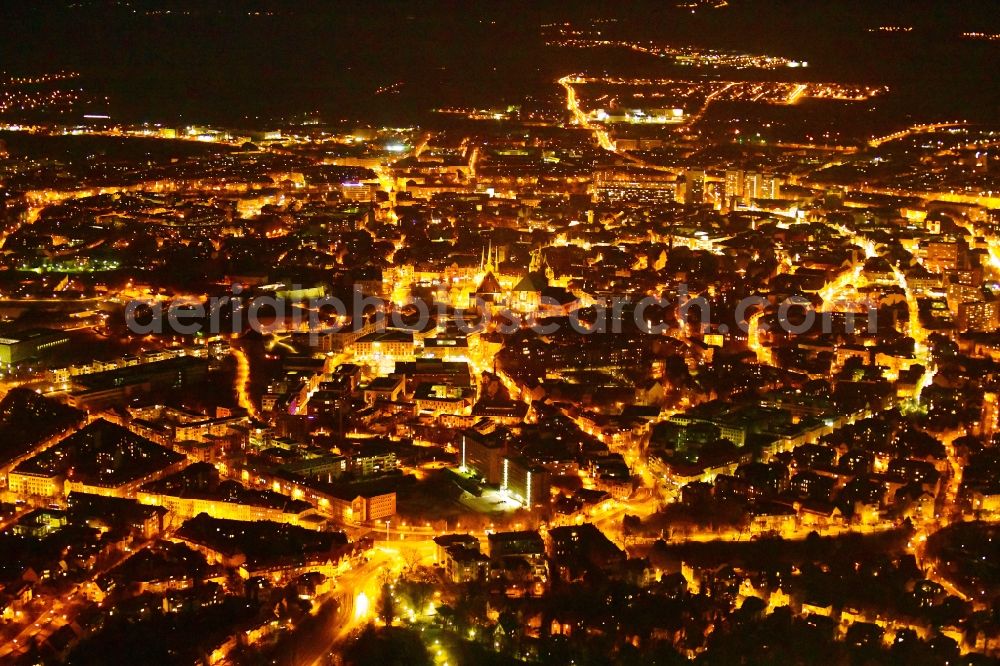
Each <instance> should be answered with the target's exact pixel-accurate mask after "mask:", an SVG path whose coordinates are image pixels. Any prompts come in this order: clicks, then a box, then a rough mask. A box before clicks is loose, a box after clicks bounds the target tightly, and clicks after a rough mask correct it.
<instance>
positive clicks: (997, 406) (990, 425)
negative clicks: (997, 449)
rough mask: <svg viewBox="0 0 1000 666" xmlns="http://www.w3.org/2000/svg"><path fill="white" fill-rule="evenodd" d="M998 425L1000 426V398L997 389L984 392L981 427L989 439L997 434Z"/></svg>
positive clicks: (980, 419) (980, 418)
mask: <svg viewBox="0 0 1000 666" xmlns="http://www.w3.org/2000/svg"><path fill="white" fill-rule="evenodd" d="M998 426H1000V398H998V396H997V393H996V392H995V391H987V392H986V393H984V394H983V411H982V415H981V416H980V417H979V427H980V429H981V430H982V434H983V436H984V437H985V438H986V439H987V440H988V439H990V438H992V437H993V435H995V434H997V430H998Z"/></svg>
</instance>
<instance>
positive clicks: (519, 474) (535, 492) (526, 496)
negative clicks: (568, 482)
mask: <svg viewBox="0 0 1000 666" xmlns="http://www.w3.org/2000/svg"><path fill="white" fill-rule="evenodd" d="M502 487H503V488H504V489H505V490H506V491H507V492H509V493H510V494H511V495H512V496H513V497H514V498H515V499H516V500H518V501H519V502H521V503H522V504H524V505H525V506H526V507H533V506H535V505H538V504H545V503H547V502H548V501H549V499H550V497H551V491H550V477H549V472H548V470H546V469H545V468H544V467H542V466H541V465H536V464H534V463H532V462H531V461H530V460H527V459H526V458H523V457H519V456H518V457H512V458H508V457H505V458H504V459H503V484H502Z"/></svg>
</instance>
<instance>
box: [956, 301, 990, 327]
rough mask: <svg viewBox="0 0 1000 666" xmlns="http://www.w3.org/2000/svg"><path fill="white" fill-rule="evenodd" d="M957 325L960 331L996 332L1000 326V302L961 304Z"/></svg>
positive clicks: (969, 302)
mask: <svg viewBox="0 0 1000 666" xmlns="http://www.w3.org/2000/svg"><path fill="white" fill-rule="evenodd" d="M957 323H958V328H959V329H960V330H966V331H993V330H995V329H996V328H997V327H998V326H1000V300H990V301H967V302H965V303H959V304H958V322H957Z"/></svg>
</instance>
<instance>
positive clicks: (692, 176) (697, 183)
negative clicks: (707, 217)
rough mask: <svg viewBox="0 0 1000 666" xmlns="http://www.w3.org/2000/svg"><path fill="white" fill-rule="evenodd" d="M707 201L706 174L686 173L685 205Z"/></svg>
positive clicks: (701, 172) (700, 172) (699, 172)
mask: <svg viewBox="0 0 1000 666" xmlns="http://www.w3.org/2000/svg"><path fill="white" fill-rule="evenodd" d="M704 201H705V172H704V171H686V172H685V173H684V203H686V204H698V203H704Z"/></svg>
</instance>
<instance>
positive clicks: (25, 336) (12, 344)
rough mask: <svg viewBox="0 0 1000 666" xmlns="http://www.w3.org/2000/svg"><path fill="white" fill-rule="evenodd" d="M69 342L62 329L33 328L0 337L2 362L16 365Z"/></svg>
mask: <svg viewBox="0 0 1000 666" xmlns="http://www.w3.org/2000/svg"><path fill="white" fill-rule="evenodd" d="M67 342H69V337H68V336H67V335H66V334H65V333H63V332H62V331H54V330H51V329H48V328H32V329H28V330H26V331H21V332H20V333H15V334H10V335H6V336H3V337H0V363H4V364H6V365H14V364H16V363H20V362H21V361H26V360H28V359H37V358H40V357H41V356H43V355H44V354H45V353H46V352H47V351H48V350H50V349H52V348H53V347H57V346H59V345H63V344H66V343H67Z"/></svg>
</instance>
